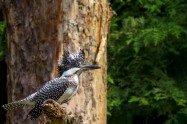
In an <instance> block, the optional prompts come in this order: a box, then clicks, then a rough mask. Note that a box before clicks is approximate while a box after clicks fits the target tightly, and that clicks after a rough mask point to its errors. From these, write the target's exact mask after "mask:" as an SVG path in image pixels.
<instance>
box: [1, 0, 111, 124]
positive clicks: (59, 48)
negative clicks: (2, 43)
mask: <svg viewBox="0 0 187 124" xmlns="http://www.w3.org/2000/svg"><path fill="white" fill-rule="evenodd" d="M3 7H4V9H3V10H4V16H5V19H6V22H7V28H6V32H7V33H6V41H7V52H8V55H7V58H6V59H7V66H8V70H7V73H8V77H7V79H8V81H7V94H8V101H9V102H12V101H15V100H18V99H21V98H24V97H26V96H28V95H29V94H31V93H33V92H35V91H36V90H37V89H39V88H40V87H41V86H42V85H43V84H44V83H45V82H46V81H48V80H50V79H53V78H55V77H56V76H58V72H57V69H56V67H57V65H58V59H59V58H60V56H61V55H62V54H63V51H64V50H69V51H72V52H74V51H77V49H79V48H82V49H84V50H85V54H86V63H87V64H97V65H99V66H101V67H102V69H100V70H94V71H89V72H85V73H83V74H82V75H81V77H80V82H81V83H80V86H79V90H78V93H77V94H76V96H75V97H73V98H72V99H71V100H70V101H69V102H68V103H67V104H65V105H64V106H65V107H66V108H67V109H66V112H67V113H70V112H71V113H76V115H77V116H78V117H80V118H78V119H77V120H76V123H79V124H80V123H84V124H105V123H106V88H107V87H106V69H107V64H106V41H107V35H108V29H109V20H110V18H111V10H110V7H109V3H108V1H107V0H102V1H101V0H98V1H95V0H63V1H62V0H34V1H29V0H14V1H12V0H5V1H4V5H3ZM30 109H31V107H24V108H23V109H19V110H15V111H9V112H8V114H7V124H13V123H18V124H21V123H27V124H32V123H35V122H33V121H31V120H29V119H27V118H26V116H27V114H28V112H29V110H30ZM44 122H48V119H46V117H45V116H41V117H40V118H39V119H38V120H37V123H41V124H43V123H44Z"/></svg>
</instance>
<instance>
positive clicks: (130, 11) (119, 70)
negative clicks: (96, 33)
mask: <svg viewBox="0 0 187 124" xmlns="http://www.w3.org/2000/svg"><path fill="white" fill-rule="evenodd" d="M110 2H111V6H112V8H113V10H114V11H115V12H116V14H117V15H116V16H114V17H113V19H112V21H111V31H110V36H109V41H108V77H107V79H108V124H158V123H159V124H186V123H187V99H186V98H187V1H186V0H111V1H110Z"/></svg>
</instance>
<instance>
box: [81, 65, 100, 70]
mask: <svg viewBox="0 0 187 124" xmlns="http://www.w3.org/2000/svg"><path fill="white" fill-rule="evenodd" d="M99 68H101V67H99V66H97V65H81V69H85V70H87V69H89V70H91V69H99Z"/></svg>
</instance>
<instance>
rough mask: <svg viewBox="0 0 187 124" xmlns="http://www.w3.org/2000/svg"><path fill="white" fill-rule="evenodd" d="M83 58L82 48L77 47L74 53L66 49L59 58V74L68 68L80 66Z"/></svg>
mask: <svg viewBox="0 0 187 124" xmlns="http://www.w3.org/2000/svg"><path fill="white" fill-rule="evenodd" d="M84 60H85V53H84V50H82V49H79V51H77V52H76V53H69V52H68V51H66V52H65V53H64V55H63V56H62V58H61V59H60V60H59V65H58V71H59V76H61V75H62V74H63V72H64V71H67V70H68V69H70V68H73V67H80V65H83V64H84Z"/></svg>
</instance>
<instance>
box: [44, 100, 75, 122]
mask: <svg viewBox="0 0 187 124" xmlns="http://www.w3.org/2000/svg"><path fill="white" fill-rule="evenodd" d="M42 107H43V112H44V114H46V115H47V117H48V118H49V119H50V120H51V123H52V124H73V123H74V122H75V120H76V117H75V115H72V114H71V113H67V112H66V109H65V108H62V107H61V105H60V104H59V103H57V102H56V101H54V100H52V99H49V100H46V101H45V102H44V103H43V105H42Z"/></svg>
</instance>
